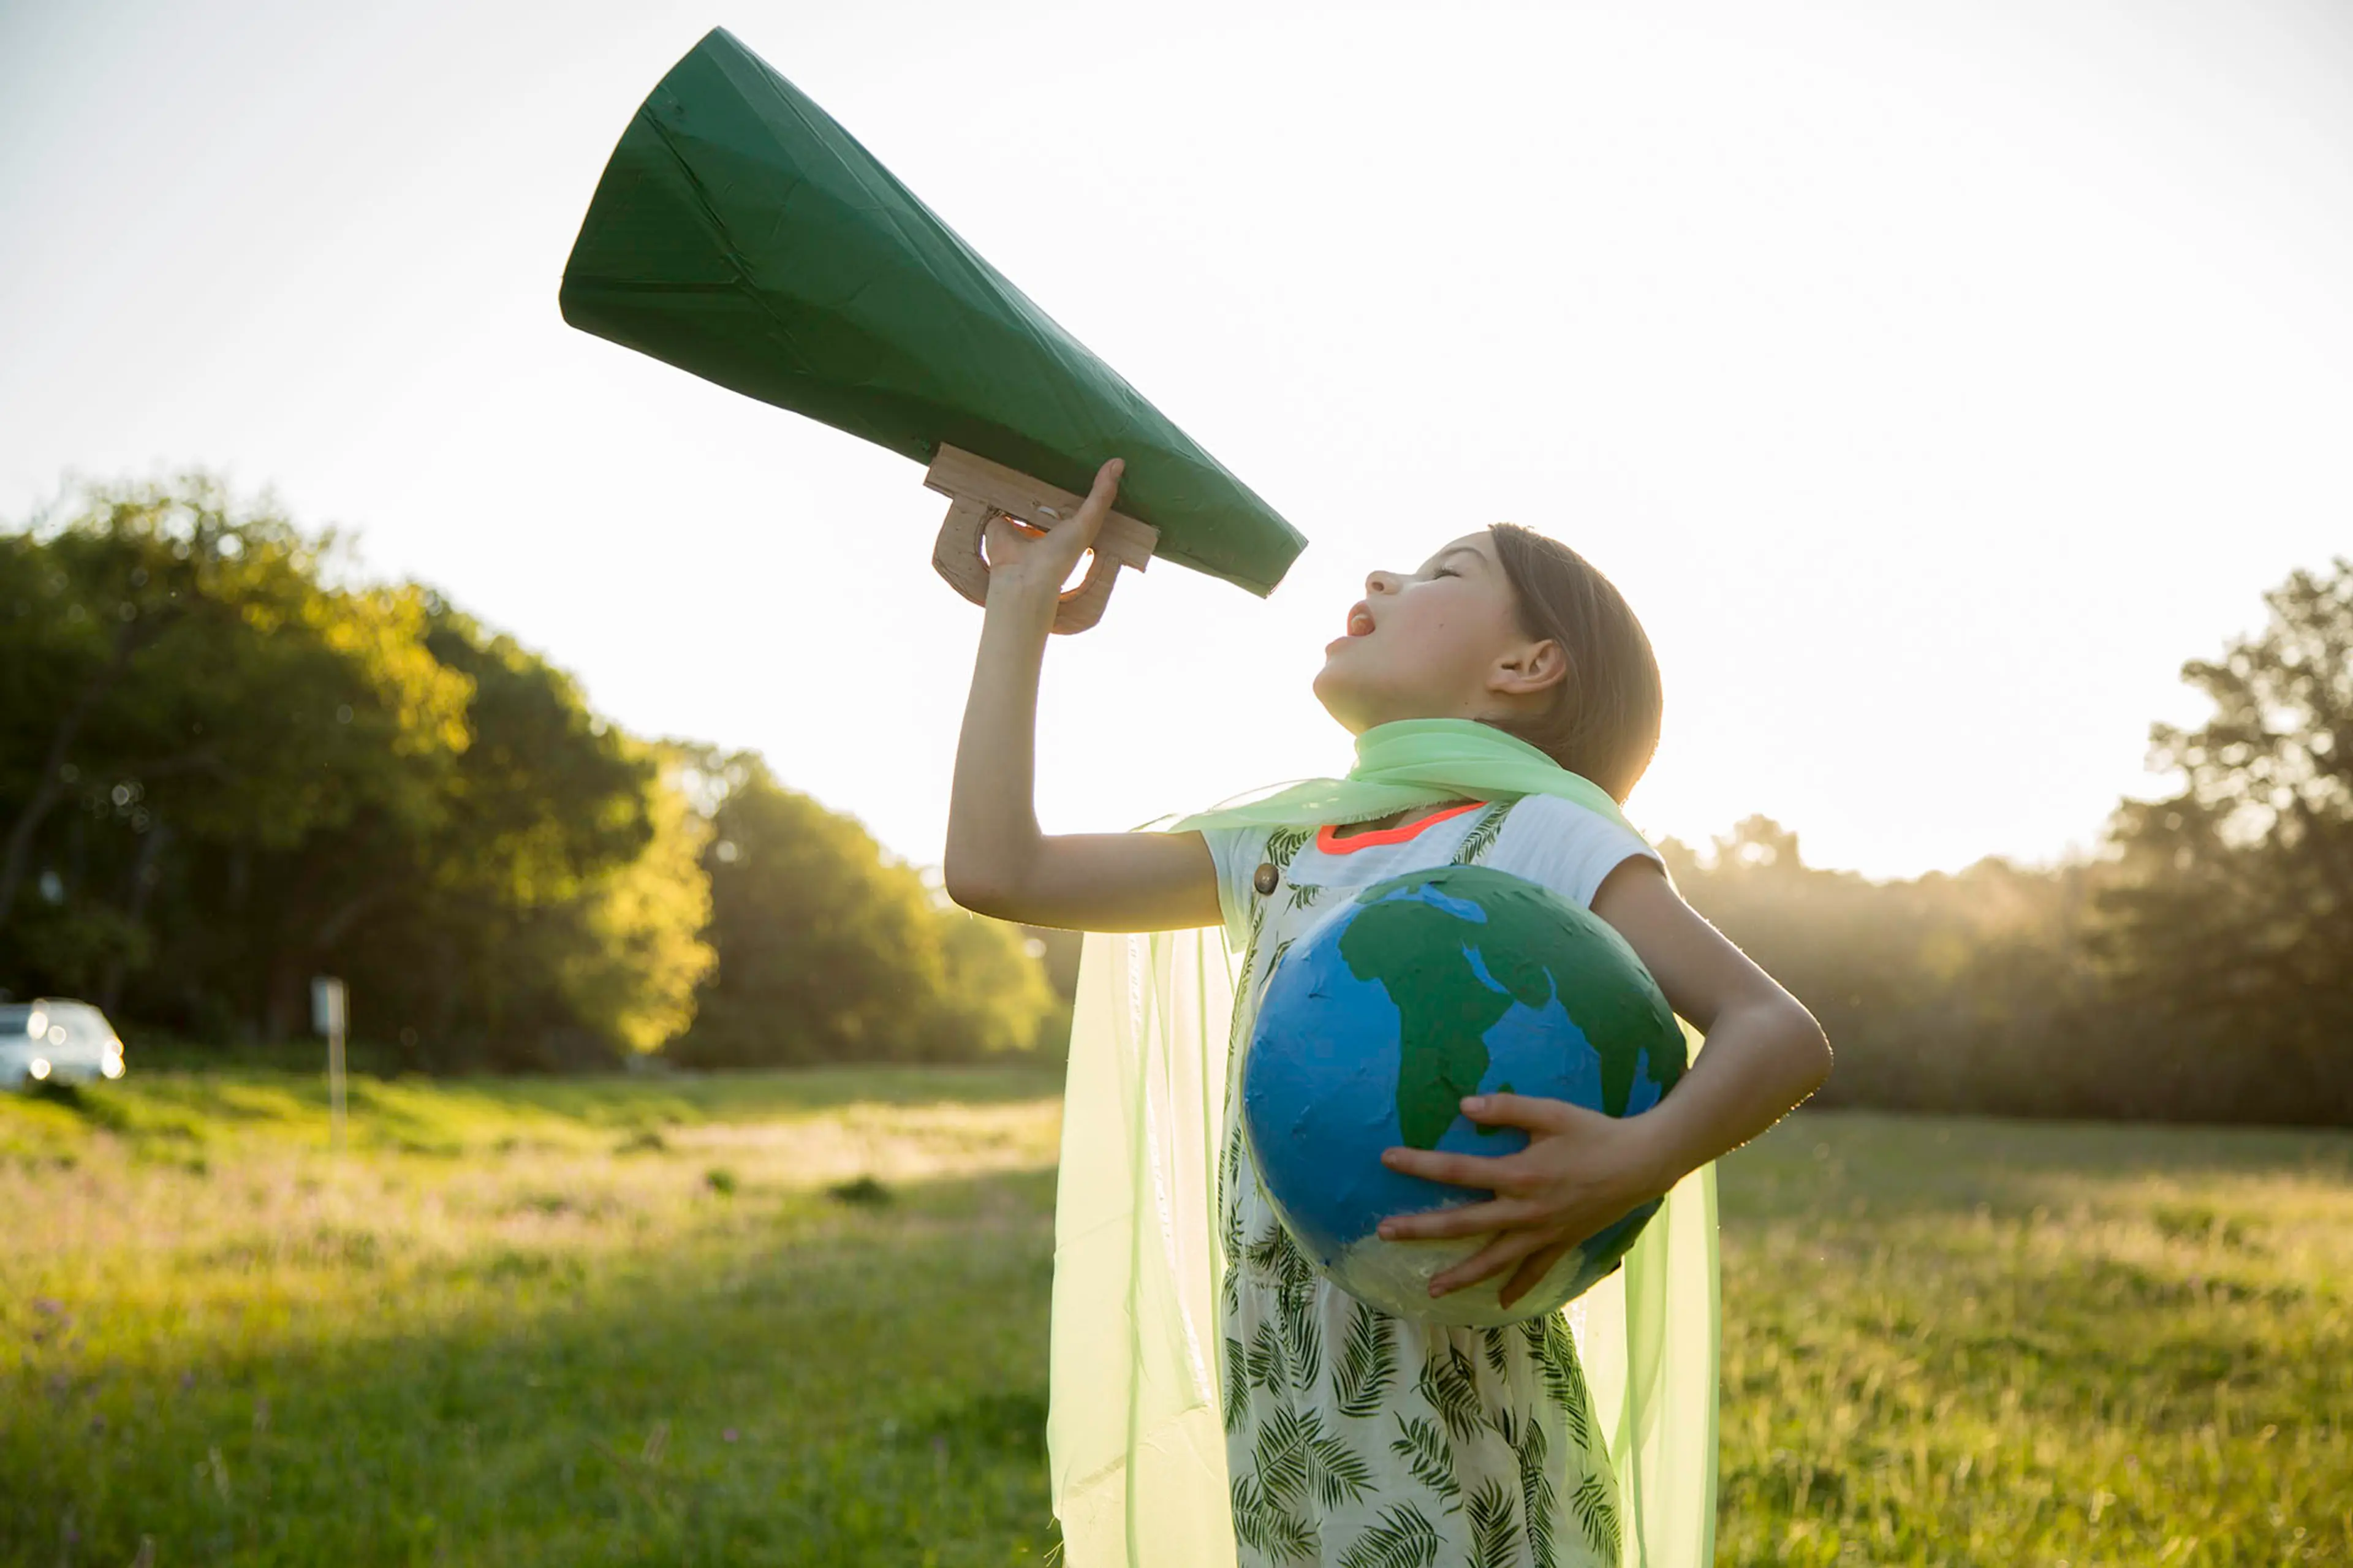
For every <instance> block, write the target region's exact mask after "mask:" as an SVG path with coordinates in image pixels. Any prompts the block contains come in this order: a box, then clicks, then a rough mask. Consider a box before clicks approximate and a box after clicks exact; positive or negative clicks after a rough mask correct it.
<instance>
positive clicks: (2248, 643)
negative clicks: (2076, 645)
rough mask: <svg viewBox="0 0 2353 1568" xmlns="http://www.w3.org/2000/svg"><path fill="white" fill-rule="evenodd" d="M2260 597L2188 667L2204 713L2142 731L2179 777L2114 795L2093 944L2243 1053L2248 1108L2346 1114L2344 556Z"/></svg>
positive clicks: (2352, 791) (2350, 957)
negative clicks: (2219, 644)
mask: <svg viewBox="0 0 2353 1568" xmlns="http://www.w3.org/2000/svg"><path fill="white" fill-rule="evenodd" d="M2264 599H2265V603H2266V604H2267V605H2268V606H2269V607H2270V611H2271V614H2270V618H2269V621H2268V624H2267V625H2266V626H2264V628H2263V631H2262V632H2261V633H2259V634H2258V635H2256V636H2254V637H2248V638H2244V639H2241V640H2238V641H2235V642H2233V643H2232V644H2231V645H2230V646H2229V647H2228V648H2227V649H2226V651H2225V653H2224V655H2223V657H2222V658H2221V659H2220V660H2219V661H2209V660H2203V659H2194V660H2192V661H2190V662H2189V663H2188V664H2186V665H2184V666H2183V667H2182V672H2181V673H2182V679H2184V680H2186V681H2188V682H2189V684H2190V685H2192V686H2194V687H2196V688H2197V689H2200V691H2202V692H2203V693H2204V694H2205V695H2206V696H2207V698H2208V699H2210V700H2211V701H2212V703H2213V705H2214V713H2213V717H2212V718H2211V719H2210V720H2209V721H2207V722H2206V723H2204V724H2203V725H2200V726H2199V727H2198V728H2196V729H2193V730H2182V729H2177V728H2173V727H2170V726H2165V725H2159V726H2157V727H2155V728H2154V729H2153V730H2152V731H2151V735H2150V739H2151V763H2152V765H2153V766H2155V767H2158V768H2160V769H2167V770H2171V771H2173V772H2176V773H2179V777H2180V780H2181V787H2180V789H2179V791H2178V793H2176V794H2175V795H2171V796H2170V797H2168V798H2166V799H2162V800H2156V801H2127V802H2126V803H2125V804H2124V805H2122V806H2121V807H2120V808H2119V809H2118V811H2117V814H2116V818H2115V820H2114V822H2113V824H2112V826H2111V840H2112V843H2113V845H2114V847H2115V848H2116V852H2117V855H2118V858H2119V862H2120V873H2121V875H2120V878H2119V881H2118V885H2117V886H2116V887H2115V888H2113V889H2110V890H2109V891H2108V892H2107V893H2106V895H2105V897H2104V899H2103V900H2102V907H2103V910H2104V911H2105V914H2106V916H2107V917H2108V924H2107V926H2106V928H2105V931H2103V933H2102V941H2101V943H2100V948H2101V952H2102V953H2103V955H2104V957H2105V960H2106V962H2107V963H2108V966H2109V969H2110V972H2111V973H2112V975H2113V977H2114V980H2115V983H2116V984H2117V985H2118V987H2119V988H2120V989H2121V990H2123V991H2125V992H2126V993H2128V994H2132V995H2135V996H2137V997H2139V998H2141V999H2144V1000H2145V1001H2147V1002H2148V1003H2149V1004H2152V1005H2154V1006H2155V1007H2156V1009H2157V1010H2158V1012H2159V1013H2160V1014H2161V1015H2162V1016H2165V1017H2166V1018H2167V1019H2168V1020H2169V1021H2171V1022H2172V1023H2173V1024H2175V1025H2176V1026H2180V1027H2184V1028H2187V1029H2189V1030H2193V1031H2196V1032H2197V1033H2198V1035H2199V1037H2200V1039H2201V1040H2202V1042H2203V1043H2204V1045H2205V1047H2206V1048H2207V1049H2209V1050H2210V1051H2212V1052H2216V1053H2223V1054H2225V1055H2226V1056H2227V1057H2228V1058H2232V1059H2233V1060H2235V1061H2237V1062H2238V1063H2240V1064H2242V1068H2241V1070H2239V1071H2238V1072H2236V1073H2235V1074H2233V1075H2232V1077H2233V1079H2235V1082H2234V1086H2233V1089H2232V1093H2233V1095H2234V1097H2235V1098H2236V1099H2237V1100H2240V1101H2242V1102H2243V1107H2244V1108H2246V1109H2253V1108H2255V1107H2257V1106H2259V1105H2260V1106H2261V1107H2263V1108H2266V1109H2267V1110H2269V1111H2270V1112H2272V1113H2276V1114H2284V1115H2292V1116H2296V1117H2298V1118H2299V1119H2301V1118H2302V1117H2304V1116H2308V1115H2312V1114H2315V1113H2319V1114H2323V1115H2327V1114H2332V1113H2333V1114H2335V1115H2337V1116H2339V1117H2344V1116H2353V987H2348V985H2347V984H2346V976H2347V975H2348V973H2353V561H2348V560H2346V559H2344V558H2341V557H2340V558H2338V559H2337V561H2336V562H2335V563H2333V569H2332V570H2331V571H2330V572H2328V573H2326V574H2315V573H2311V572H2303V571H2299V572H2296V573H2295V574H2292V575H2291V576H2289V578H2288V579H2287V581H2286V582H2285V583H2284V584H2281V585H2280V586H2279V587H2278V588H2276V589H2274V590H2273V591H2272V592H2271V593H2270V594H2268V595H2265V596H2264ZM2213 1109H2214V1112H2215V1113H2216V1114H2229V1113H2231V1112H2232V1110H2234V1109H2239V1107H2234V1106H2232V1105H2226V1104H2217V1105H2215V1106H2214V1108H2213Z"/></svg>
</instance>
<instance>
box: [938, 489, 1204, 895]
mask: <svg viewBox="0 0 2353 1568" xmlns="http://www.w3.org/2000/svg"><path fill="white" fill-rule="evenodd" d="M1119 474H1120V463H1119V461H1118V459H1117V458H1113V460H1112V461H1111V462H1108V463H1105V464H1104V465H1103V468H1102V470H1101V471H1100V472H1098V473H1097V474H1096V475H1095V482H1094V488H1093V489H1092V490H1090V491H1089V492H1088V494H1087V499H1086V502H1085V504H1084V505H1083V506H1082V507H1081V508H1080V509H1079V512H1078V515H1077V516H1075V517H1073V518H1071V519H1070V520H1069V521H1065V522H1063V523H1061V524H1060V525H1059V526H1057V527H1056V528H1055V529H1053V530H1052V531H1050V532H1048V533H1043V534H1040V533H1039V532H1037V531H1034V530H1031V529H1028V528H1024V527H1022V526H1021V525H1019V524H1018V523H1015V522H1012V521H1008V520H1007V519H1005V518H1003V517H997V518H992V519H991V520H990V521H989V524H988V540H987V548H988V560H989V567H990V569H989V576H988V607H987V611H986V612H985V613H984V616H983V618H982V621H981V631H980V652H979V656H978V658H976V659H975V660H974V663H973V671H972V692H971V695H970V696H969V697H968V698H967V699H966V700H965V710H964V730H963V731H962V733H961V734H960V736H959V737H958V739H957V742H956V760H955V785H954V787H953V791H952V794H951V795H950V797H949V802H948V837H947V849H946V853H945V855H944V863H943V865H942V867H941V870H942V872H943V874H944V877H945V879H946V881H947V890H948V897H950V898H952V899H954V900H955V901H956V902H957V903H959V904H962V905H963V906H964V907H965V909H968V910H974V911H976V913H980V914H985V915H994V916H996V917H997V919H999V920H1008V921H1026V922H1028V923H1029V924H1031V925H1041V926H1060V927H1065V928H1068V929H1071V930H1082V931H1178V930H1184V929H1187V928H1189V927H1194V926H1209V925H1216V924H1217V923H1218V922H1219V920H1220V919H1221V918H1222V916H1221V914H1220V911H1219V907H1218V879H1217V868H1216V865H1215V863H1214V862H1212V861H1211V859H1210V858H1209V848H1208V842H1207V841H1206V840H1204V839H1203V838H1202V837H1201V836H1200V835H1199V834H1198V833H1072V834H1057V835H1054V836H1052V837H1049V836H1047V835H1045V834H1043V833H1040V832H1039V830H1038V810H1037V799H1036V780H1037V734H1038V675H1039V667H1040V665H1041V664H1042V663H1043V662H1044V659H1045V655H1046V641H1047V637H1048V636H1049V635H1050V633H1049V627H1050V626H1051V625H1052V623H1053V619H1054V604H1055V599H1056V596H1057V595H1059V593H1060V589H1061V585H1062V584H1063V582H1064V580H1065V579H1067V578H1068V576H1069V575H1070V573H1071V568H1072V567H1074V566H1076V565H1077V564H1078V561H1079V557H1080V556H1081V555H1082V554H1083V553H1084V552H1085V551H1086V548H1087V546H1088V545H1089V544H1090V543H1092V542H1093V540H1094V536H1095V533H1096V531H1097V530H1099V529H1100V528H1101V527H1102V526H1103V516H1104V514H1105V513H1107V512H1109V511H1110V510H1111V507H1112V500H1113V497H1114V496H1116V495H1117V494H1118V492H1119Z"/></svg>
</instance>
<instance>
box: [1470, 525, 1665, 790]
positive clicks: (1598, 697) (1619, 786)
mask: <svg viewBox="0 0 2353 1568" xmlns="http://www.w3.org/2000/svg"><path fill="white" fill-rule="evenodd" d="M1487 531H1488V533H1489V534H1490V535H1491V536H1492V537H1493V540H1494V542H1495V555H1496V558H1497V559H1498V560H1500V561H1501V562H1502V563H1503V565H1504V577H1505V578H1506V579H1508V580H1509V581H1510V583H1511V584H1512V602H1513V605H1514V609H1515V611H1516V612H1517V614H1518V616H1519V622H1520V631H1521V633H1522V634H1523V635H1524V636H1526V637H1548V638H1550V639H1551V640H1552V641H1554V642H1556V643H1558V644H1559V645H1560V649H1561V652H1562V653H1563V654H1564V655H1566V656H1567V660H1568V673H1567V676H1566V677H1565V678H1564V679H1562V681H1561V683H1560V684H1559V686H1557V687H1556V688H1555V689H1554V693H1553V700H1552V703H1551V705H1550V706H1549V707H1547V708H1546V709H1545V710H1544V711H1543V712H1541V713H1539V714H1536V715H1535V716H1533V717H1525V718H1514V719H1511V720H1496V721H1493V723H1494V724H1495V727H1496V728H1497V729H1499V730H1503V731H1506V732H1507V733H1510V734H1513V735H1516V736H1518V737H1519V738H1520V739H1521V740H1523V741H1525V742H1528V743H1529V744H1530V745H1532V746H1534V747H1535V748H1536V749H1537V750H1538V751H1540V752H1544V753H1545V754H1546V756H1549V757H1550V758H1552V760H1553V761H1555V762H1556V763H1559V764H1560V765H1561V766H1562V767H1564V768H1567V770H1568V771H1569V772H1571V773H1582V774H1583V775H1585V776H1586V777H1587V778H1588V779H1591V780H1592V781H1593V782H1594V783H1595V784H1599V785H1600V786H1601V787H1602V788H1603V789H1605V790H1608V791H1609V796H1610V798H1611V799H1612V800H1619V801H1622V800H1624V799H1625V798H1626V796H1627V795H1630V794H1631V793H1632V791H1633V788H1634V784H1635V783H1636V781H1638V780H1639V779H1641V776H1642V773H1643V771H1644V770H1645V769H1647V768H1648V767H1649V766H1650V765H1651V754H1652V753H1653V752H1656V751H1657V750H1658V749H1659V720H1660V715H1661V713H1662V710H1663V709H1664V705H1665V698H1664V694H1663V693H1662V690H1661V689H1660V685H1659V661H1658V659H1657V658H1656V656H1654V655H1653V654H1652V653H1651V638H1650V636H1649V634H1647V633H1645V632H1644V631H1643V630H1642V623H1641V621H1638V620H1636V619H1635V618H1634V612H1633V610H1632V608H1631V607H1630V606H1629V605H1627V603H1626V599H1625V595H1621V594H1620V593H1619V592H1618V588H1617V585H1616V584H1613V583H1611V582H1610V581H1609V578H1607V577H1604V576H1603V575H1602V574H1600V573H1599V572H1598V571H1596V570H1594V568H1593V565H1592V563H1589V562H1588V561H1587V560H1586V559H1585V557H1584V556H1582V555H1579V554H1578V553H1577V552H1576V551H1574V550H1571V549H1570V548H1569V547H1568V546H1567V545H1566V544H1563V543H1561V542H1560V541H1558V540H1556V539H1548V538H1546V536H1545V535H1543V534H1541V533H1538V532H1536V531H1535V530H1534V529H1529V528H1523V527H1521V526H1520V525H1519V524H1518V523H1515V522H1498V523H1493V524H1491V525H1489V527H1488V530H1487Z"/></svg>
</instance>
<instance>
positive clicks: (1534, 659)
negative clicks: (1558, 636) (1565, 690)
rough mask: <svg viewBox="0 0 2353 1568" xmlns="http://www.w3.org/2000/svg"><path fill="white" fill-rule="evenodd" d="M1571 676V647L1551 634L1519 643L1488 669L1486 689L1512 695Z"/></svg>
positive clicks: (1547, 686) (1544, 688)
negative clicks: (1569, 648) (1532, 640)
mask: <svg viewBox="0 0 2353 1568" xmlns="http://www.w3.org/2000/svg"><path fill="white" fill-rule="evenodd" d="M1567 679H1568V650H1567V649H1566V648H1564V647H1561V646H1560V644H1559V643H1558V642H1557V641H1556V640H1555V639H1554V638H1552V637H1542V638H1539V639H1538V640H1536V641H1535V642H1526V643H1522V644H1520V645H1519V646H1518V647H1514V649H1512V651H1511V652H1509V653H1507V654H1505V655H1504V657H1503V658H1499V659H1497V660H1496V661H1495V663H1494V667H1493V668H1491V669H1490V670H1489V671H1488V672H1487V689H1488V690H1490V691H1493V692H1496V693H1498V694H1500V695H1504V696H1512V697H1525V696H1533V695H1535V693H1538V692H1542V691H1547V690H1550V689H1552V688H1553V687H1556V686H1558V685H1559V684H1560V683H1561V682H1562V681H1564V680H1567Z"/></svg>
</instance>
